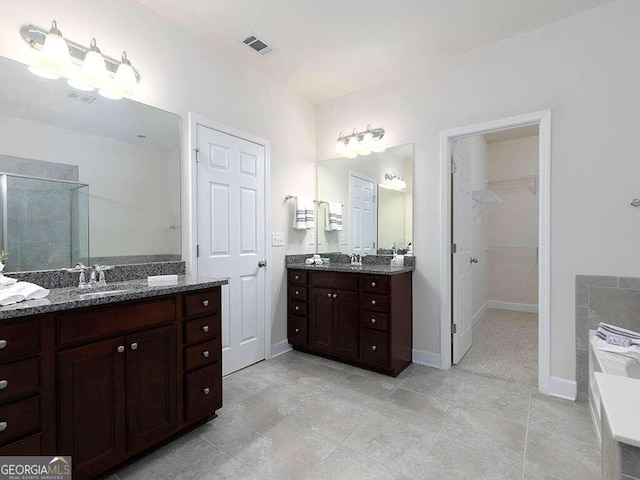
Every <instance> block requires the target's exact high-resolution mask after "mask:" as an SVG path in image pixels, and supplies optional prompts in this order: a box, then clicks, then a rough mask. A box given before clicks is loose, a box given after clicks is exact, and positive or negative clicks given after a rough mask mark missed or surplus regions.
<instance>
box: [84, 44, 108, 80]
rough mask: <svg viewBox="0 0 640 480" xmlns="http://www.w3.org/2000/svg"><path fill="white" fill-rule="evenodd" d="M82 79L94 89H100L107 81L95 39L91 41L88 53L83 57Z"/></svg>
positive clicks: (105, 67)
mask: <svg viewBox="0 0 640 480" xmlns="http://www.w3.org/2000/svg"><path fill="white" fill-rule="evenodd" d="M83 77H84V78H83V80H84V81H85V82H86V83H89V84H90V85H93V86H95V87H96V88H101V87H102V86H103V85H104V84H105V82H106V81H107V65H106V64H105V62H104V57H103V56H102V53H100V49H99V48H98V46H97V45H96V39H95V38H92V39H91V46H90V47H89V51H88V52H87V53H85V55H84V66H83Z"/></svg>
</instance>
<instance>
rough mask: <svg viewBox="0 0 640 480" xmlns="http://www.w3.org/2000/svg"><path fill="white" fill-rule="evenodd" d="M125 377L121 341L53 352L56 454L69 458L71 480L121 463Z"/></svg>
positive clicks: (124, 423) (86, 476) (124, 421)
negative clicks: (55, 354)
mask: <svg viewBox="0 0 640 480" xmlns="http://www.w3.org/2000/svg"><path fill="white" fill-rule="evenodd" d="M119 347H122V348H119ZM118 350H120V352H119V351H118ZM124 372H125V355H124V338H116V339H113V340H105V341H102V342H96V343H93V344H91V345H86V346H83V347H77V348H73V349H71V350H66V351H63V352H60V353H58V401H59V412H60V418H59V429H58V432H59V433H58V434H59V444H58V447H59V448H58V452H59V453H60V454H62V455H72V456H73V478H74V479H77V480H79V479H83V478H89V477H91V476H93V475H95V474H97V473H99V472H103V471H105V470H107V469H108V468H109V467H110V466H112V465H115V464H116V463H118V462H120V461H121V460H122V459H124V458H125V455H126V439H125V427H126V414H125V403H126V399H125V373H124Z"/></svg>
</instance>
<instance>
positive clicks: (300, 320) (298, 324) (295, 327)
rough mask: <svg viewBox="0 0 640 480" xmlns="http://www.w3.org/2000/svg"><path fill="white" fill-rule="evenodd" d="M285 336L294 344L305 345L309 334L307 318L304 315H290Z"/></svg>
mask: <svg viewBox="0 0 640 480" xmlns="http://www.w3.org/2000/svg"><path fill="white" fill-rule="evenodd" d="M288 327H289V328H288V330H289V331H288V333H287V338H288V340H289V343H290V344H291V345H294V346H301V347H306V346H307V343H308V334H309V320H307V319H306V318H305V317H297V316H295V315H291V316H290V317H289V325H288Z"/></svg>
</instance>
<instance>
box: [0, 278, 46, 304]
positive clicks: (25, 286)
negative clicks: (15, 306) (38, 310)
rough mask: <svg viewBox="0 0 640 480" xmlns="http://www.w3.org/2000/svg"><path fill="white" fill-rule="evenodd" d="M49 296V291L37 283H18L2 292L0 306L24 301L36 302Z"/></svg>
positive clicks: (0, 293)
mask: <svg viewBox="0 0 640 480" xmlns="http://www.w3.org/2000/svg"><path fill="white" fill-rule="evenodd" d="M47 295H49V290H47V289H46V288H42V287H40V286H39V285H36V284H35V283H29V282H18V283H16V284H15V285H12V286H10V287H7V288H3V289H2V290H0V305H2V306H5V305H11V304H12V303H18V302H22V301H23V300H36V299H40V298H44V297H46V296H47Z"/></svg>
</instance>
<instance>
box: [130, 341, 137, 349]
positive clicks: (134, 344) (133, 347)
mask: <svg viewBox="0 0 640 480" xmlns="http://www.w3.org/2000/svg"><path fill="white" fill-rule="evenodd" d="M137 349H138V344H137V343H135V342H134V343H132V344H131V350H137Z"/></svg>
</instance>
